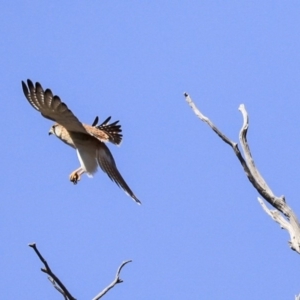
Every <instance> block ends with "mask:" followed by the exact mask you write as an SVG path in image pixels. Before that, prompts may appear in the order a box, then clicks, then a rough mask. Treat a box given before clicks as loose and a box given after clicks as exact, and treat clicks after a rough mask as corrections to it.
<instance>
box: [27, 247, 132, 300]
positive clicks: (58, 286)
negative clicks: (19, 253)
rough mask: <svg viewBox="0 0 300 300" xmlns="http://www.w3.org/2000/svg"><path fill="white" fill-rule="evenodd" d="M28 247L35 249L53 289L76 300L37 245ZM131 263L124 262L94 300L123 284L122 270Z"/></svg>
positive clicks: (65, 296) (69, 299) (68, 298)
mask: <svg viewBox="0 0 300 300" xmlns="http://www.w3.org/2000/svg"><path fill="white" fill-rule="evenodd" d="M28 246H29V247H31V248H33V250H34V251H35V253H36V254H37V256H38V257H39V259H40V260H41V262H42V263H43V264H44V266H45V268H41V271H42V272H44V273H46V274H48V275H49V277H48V279H49V280H50V282H51V283H52V285H53V287H54V288H55V289H56V290H58V291H59V292H60V293H61V294H62V295H63V297H64V299H65V300H76V299H75V298H74V297H73V296H72V295H71V294H70V292H69V291H68V290H67V288H66V287H65V286H64V285H63V283H62V282H61V281H60V280H59V278H58V277H57V276H56V275H55V274H54V273H53V272H52V270H51V269H50V267H49V265H48V263H47V261H46V260H45V259H44V257H43V256H42V255H41V253H40V252H39V250H38V249H37V246H36V244H35V243H32V244H29V245H28ZM130 262H132V260H127V261H124V262H122V264H121V265H120V267H119V268H118V270H117V274H116V277H115V279H114V281H113V282H112V283H111V284H110V285H109V286H107V287H106V288H105V289H104V290H103V291H102V292H100V293H99V294H98V295H97V296H96V297H94V298H93V300H98V299H100V298H102V296H104V295H105V294H106V293H107V292H108V291H109V290H110V289H112V288H113V287H114V286H115V285H116V284H118V283H121V282H123V280H122V279H121V278H120V273H121V270H122V268H123V267H124V266H125V265H126V264H128V263H130Z"/></svg>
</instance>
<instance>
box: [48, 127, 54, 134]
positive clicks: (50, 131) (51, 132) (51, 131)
mask: <svg viewBox="0 0 300 300" xmlns="http://www.w3.org/2000/svg"><path fill="white" fill-rule="evenodd" d="M51 134H54V132H53V127H51V128H50V130H49V132H48V135H51Z"/></svg>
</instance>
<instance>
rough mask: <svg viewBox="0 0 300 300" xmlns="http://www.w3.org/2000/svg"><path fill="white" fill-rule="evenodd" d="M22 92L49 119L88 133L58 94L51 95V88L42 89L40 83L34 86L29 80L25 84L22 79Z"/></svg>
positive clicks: (73, 129)
mask: <svg viewBox="0 0 300 300" xmlns="http://www.w3.org/2000/svg"><path fill="white" fill-rule="evenodd" d="M22 87H23V92H24V95H25V97H26V99H27V100H28V102H29V103H30V104H31V105H32V106H33V108H35V109H36V110H37V111H39V112H40V113H41V115H42V116H43V117H45V118H47V119H49V120H52V121H54V122H57V123H58V124H60V125H62V126H63V127H65V128H66V129H67V130H68V131H74V132H81V133H85V134H88V133H87V131H86V130H85V128H84V127H83V125H82V123H81V122H80V121H79V120H78V119H77V117H76V116H75V115H74V114H73V113H72V111H71V110H70V109H69V108H68V106H67V105H66V104H65V103H63V102H62V101H61V100H60V98H59V97H58V96H53V94H52V92H51V90H49V89H46V91H44V90H43V88H42V86H41V84H40V83H38V82H37V83H36V84H35V86H34V84H33V83H32V81H31V80H29V79H28V80H27V85H26V83H25V82H24V81H22Z"/></svg>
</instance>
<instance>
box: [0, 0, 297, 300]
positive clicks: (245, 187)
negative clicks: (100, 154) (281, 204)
mask: <svg viewBox="0 0 300 300" xmlns="http://www.w3.org/2000/svg"><path fill="white" fill-rule="evenodd" d="M299 14H300V4H299V2H298V1H251V2H250V1H249V2H244V1H226V2H225V1H126V2H125V1H94V2H87V1H77V2H76V3H75V2H74V3H72V5H70V3H67V2H65V3H63V2H61V1H60V2H59V1H51V2H41V1H30V2H29V1H11V2H5V3H3V4H2V5H1V15H2V17H1V19H0V36H1V46H0V61H1V69H2V76H1V99H2V100H1V104H2V109H1V110H0V122H1V129H2V150H1V154H2V172H1V181H0V188H1V198H2V199H1V218H0V228H1V229H0V233H1V235H0V237H1V246H0V247H1V258H0V265H1V268H2V272H1V280H0V290H1V297H2V298H3V299H15V298H17V297H20V295H25V298H27V299H61V298H62V297H61V295H60V294H59V293H57V291H56V290H55V289H54V288H53V287H52V286H51V284H50V283H49V282H48V280H47V279H46V276H45V274H43V273H42V272H41V271H40V267H42V264H41V262H40V261H39V260H38V258H37V256H36V255H35V254H34V252H33V251H32V249H30V248H29V247H28V246H27V245H28V243H30V242H36V243H37V246H38V248H39V250H40V251H41V253H42V254H43V255H44V256H45V258H46V259H47V260H48V262H49V264H50V266H51V267H52V269H53V271H54V272H55V273H56V274H57V275H58V276H59V278H60V279H61V280H62V281H63V282H64V283H65V285H66V286H67V287H68V288H69V290H70V291H71V292H72V294H73V295H74V296H75V297H76V298H77V299H91V298H92V297H93V296H95V295H96V294H97V293H98V292H99V291H100V290H102V289H103V288H104V287H105V286H106V285H108V284H109V283H110V282H111V281H112V280H113V278H114V276H115V272H116V270H117V268H118V266H119V265H120V264H121V262H122V261H124V260H128V259H132V260H133V262H132V263H131V264H128V265H127V266H125V268H124V269H123V271H122V274H121V278H122V279H123V280H124V283H122V284H120V285H118V286H116V287H115V288H114V289H113V290H112V291H110V292H109V293H108V294H107V295H106V296H105V297H104V298H103V299H106V300H109V299H240V298H241V297H242V298H243V299H270V298H271V299H293V297H294V295H295V294H296V293H299V292H300V285H299V280H298V279H297V278H298V270H299V267H300V260H299V256H298V255H297V254H296V253H294V252H293V251H291V250H290V249H289V247H288V245H287V241H288V239H289V236H288V234H287V233H286V232H285V231H283V230H280V229H279V227H278V225H277V224H275V223H274V222H273V221H272V220H271V219H270V218H269V217H268V216H267V215H266V214H265V213H264V212H263V210H262V209H261V207H260V205H259V204H258V202H257V200H256V198H257V196H258V193H257V192H256V191H255V190H254V189H253V187H252V186H251V185H250V183H249V182H248V180H247V178H246V176H245V175H244V173H243V170H242V168H241V166H240V165H239V162H238V161H237V159H236V157H235V156H234V154H233V151H232V149H230V147H228V146H227V145H226V144H224V143H223V142H222V141H221V140H220V139H219V138H218V137H217V136H216V135H215V134H214V133H213V132H212V131H211V129H210V128H209V127H208V126H207V125H206V124H204V123H202V122H200V120H198V119H197V118H196V116H195V115H194V114H193V113H192V111H191V109H190V108H189V107H188V105H187V104H186V103H185V100H184V97H183V92H188V93H189V94H190V95H191V96H192V98H193V100H194V101H195V102H196V104H197V106H198V107H199V109H200V110H201V111H202V112H203V113H204V114H205V115H207V116H208V117H210V118H211V120H212V121H213V122H214V123H215V124H216V125H217V126H218V127H219V128H220V129H221V130H222V131H223V132H224V133H225V134H226V135H227V136H228V137H229V138H231V139H232V140H235V141H238V131H239V129H240V126H241V124H242V117H241V115H240V113H239V111H238V107H239V105H240V104H241V103H244V104H245V106H246V108H247V110H248V113H249V117H250V129H249V134H248V141H249V143H250V146H251V150H252V154H253V156H254V159H255V162H256V165H257V166H258V168H259V170H260V172H261V173H262V175H263V176H264V177H265V179H266V180H267V182H268V184H269V185H270V186H271V188H272V189H273V191H274V192H275V193H276V194H277V195H282V194H284V195H285V196H286V199H287V202H288V203H289V205H290V206H291V207H292V208H293V209H294V211H295V212H296V214H298V216H300V202H299V199H298V198H299V195H298V194H297V186H299V183H298V178H299V159H298V157H299V155H298V153H299V152H300V143H299V136H300V129H299V128H300V126H299V120H298V119H299V111H300V102H299V99H300V98H299V97H300V40H299V36H300V19H299ZM27 78H30V79H31V80H33V81H39V82H40V83H41V84H42V85H43V86H44V87H45V88H51V89H52V91H53V92H54V94H57V95H59V96H60V97H61V99H62V100H63V101H64V102H66V103H67V104H68V106H69V107H70V108H71V110H72V111H73V112H74V113H75V114H76V115H77V116H78V118H79V119H80V120H81V121H82V122H85V123H91V122H92V121H93V120H94V118H95V116H96V115H98V116H99V117H100V120H104V119H105V118H106V117H108V116H112V120H120V123H121V125H122V128H123V134H124V140H123V143H122V145H121V147H119V148H118V147H115V146H114V145H110V146H109V148H110V150H111V152H112V153H113V155H114V157H115V160H116V162H117V165H118V168H119V170H120V172H121V173H122V175H123V176H124V178H125V180H126V181H127V183H128V184H129V185H130V187H131V188H132V190H133V191H134V193H135V194H136V195H137V196H138V198H139V199H140V200H141V201H142V202H143V205H142V206H138V205H136V204H135V203H134V202H133V201H132V200H131V199H130V198H129V197H128V196H126V195H125V193H124V192H123V191H122V190H121V189H119V188H118V187H117V186H116V185H115V184H114V183H112V182H111V181H110V180H109V179H108V178H107V176H106V175H105V174H104V173H102V172H100V171H99V172H98V173H97V174H96V176H95V177H94V178H93V179H88V178H87V177H86V176H85V177H84V178H83V179H82V181H81V182H80V183H79V184H78V185H77V186H74V185H72V184H71V183H70V182H69V181H68V176H69V174H70V172H71V171H73V170H74V169H75V168H77V167H78V166H79V162H78V160H77V156H76V153H75V151H74V150H73V149H71V148H70V147H66V146H65V145H64V144H63V143H61V142H60V141H59V140H58V139H56V138H55V137H53V136H51V137H48V130H49V128H50V126H51V122H50V121H49V120H46V119H44V118H42V117H41V116H40V115H39V113H37V112H36V111H35V110H34V109H32V107H31V106H30V105H29V104H28V102H27V100H26V99H25V97H24V96H23V93H22V89H21V80H26V79H27Z"/></svg>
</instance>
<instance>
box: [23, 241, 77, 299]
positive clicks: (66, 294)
mask: <svg viewBox="0 0 300 300" xmlns="http://www.w3.org/2000/svg"><path fill="white" fill-rule="evenodd" d="M28 246H29V247H31V248H33V250H34V251H35V253H36V254H37V256H38V257H39V259H40V260H41V262H42V263H43V264H44V266H45V268H41V271H42V272H44V273H46V274H48V275H49V276H50V277H48V279H49V280H50V281H51V283H52V284H53V286H54V287H55V288H56V289H57V290H58V291H59V292H60V293H61V294H62V295H63V296H64V298H65V299H66V300H76V299H75V298H74V297H73V296H72V295H71V294H70V292H69V291H68V290H67V288H66V287H65V286H64V284H63V283H62V282H61V281H60V280H59V279H58V277H57V276H56V275H55V274H54V273H53V272H52V270H51V269H50V267H49V265H48V263H47V261H46V260H45V259H44V257H43V256H42V255H41V253H40V252H39V250H38V249H37V247H36V244H35V243H32V244H29V245H28Z"/></svg>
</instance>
